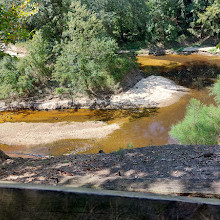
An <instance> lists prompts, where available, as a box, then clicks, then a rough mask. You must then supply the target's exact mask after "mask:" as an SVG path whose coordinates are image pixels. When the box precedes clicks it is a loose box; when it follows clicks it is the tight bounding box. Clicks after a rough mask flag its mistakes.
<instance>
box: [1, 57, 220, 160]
mask: <svg viewBox="0 0 220 220" xmlns="http://www.w3.org/2000/svg"><path fill="white" fill-rule="evenodd" d="M137 61H138V63H139V66H140V68H142V69H143V70H145V71H148V72H150V74H152V72H155V73H157V74H161V75H163V74H164V72H166V71H167V70H174V71H175V70H176V71H177V70H179V69H181V68H183V66H188V65H189V63H192V62H197V61H199V62H202V63H206V64H207V65H213V64H215V65H217V66H220V58H219V57H212V56H201V55H187V56H186V55H166V56H138V57H137ZM190 65H191V64H190ZM191 74H193V73H191ZM192 88H193V87H192ZM191 98H197V99H199V100H201V102H203V103H205V104H211V103H214V101H213V96H209V89H208V88H202V89H199V90H198V89H190V92H189V94H188V95H185V96H184V97H182V98H180V100H179V101H178V102H176V103H175V104H173V105H170V106H168V107H163V108H160V109H145V110H141V111H130V110H89V109H79V110H62V111H61V110H60V111H30V110H23V111H14V112H2V113H0V123H6V122H13V123H16V122H28V123H30V122H34V123H40V122H44V123H56V122H73V121H77V122H85V121H94V120H95V121H107V123H108V124H112V123H117V124H120V129H117V130H115V131H113V132H112V133H111V134H109V135H108V136H107V137H105V138H101V139H68V140H59V141H56V142H53V143H47V144H38V145H5V144H0V149H2V150H3V151H4V152H5V153H7V154H9V155H10V156H16V157H17V156H21V157H32V156H34V155H35V156H36V155H38V156H45V155H53V156H59V155H62V154H66V153H98V152H99V150H103V151H104V152H105V153H109V152H112V151H118V150H119V149H121V148H127V147H135V148H137V147H146V146H152V145H166V144H173V143H177V141H176V140H173V139H172V138H171V137H170V136H169V131H170V128H171V126H172V125H173V124H175V123H177V122H178V121H180V120H182V119H183V118H184V115H185V111H186V106H187V104H188V103H189V100H190V99H191ZM14 135H16V134H14ZM0 141H1V134H0Z"/></svg>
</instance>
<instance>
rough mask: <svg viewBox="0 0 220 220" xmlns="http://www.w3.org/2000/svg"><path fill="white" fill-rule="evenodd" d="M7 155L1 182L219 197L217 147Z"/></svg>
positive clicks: (1, 167) (219, 149)
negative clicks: (49, 154) (51, 155)
mask: <svg viewBox="0 0 220 220" xmlns="http://www.w3.org/2000/svg"><path fill="white" fill-rule="evenodd" d="M100 152H101V153H98V154H93V155H67V156H61V157H51V158H41V159H33V158H32V159H28V158H12V159H7V160H5V161H4V162H2V163H1V165H0V181H15V182H22V183H36V184H50V185H69V186H73V187H87V188H102V189H114V190H124V191H139V192H152V193H162V194H171V195H189V196H203V197H215V198H220V178H219V177H220V145H216V146H190V145H188V146H185V145H166V146H151V147H145V148H137V149H127V150H120V151H118V152H114V153H111V154H105V153H103V152H102V151H100Z"/></svg>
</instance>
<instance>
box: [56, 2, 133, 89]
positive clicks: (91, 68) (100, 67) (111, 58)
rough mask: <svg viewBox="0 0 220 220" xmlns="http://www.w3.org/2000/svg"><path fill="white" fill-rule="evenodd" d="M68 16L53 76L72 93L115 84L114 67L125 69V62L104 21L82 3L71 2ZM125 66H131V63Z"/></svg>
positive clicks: (63, 87) (104, 87)
mask: <svg viewBox="0 0 220 220" xmlns="http://www.w3.org/2000/svg"><path fill="white" fill-rule="evenodd" d="M66 19H67V28H66V30H65V31H64V32H63V38H64V40H63V43H62V45H61V47H62V52H61V55H60V56H59V57H58V58H57V62H56V65H55V72H54V74H53V76H54V79H56V80H57V81H58V82H59V83H60V86H61V88H62V89H65V90H68V92H71V93H77V92H85V91H86V92H87V93H94V92H96V91H97V90H99V91H100V90H102V89H106V88H107V87H108V86H111V85H113V84H114V76H113V75H114V70H116V69H117V70H119V72H120V71H123V70H124V69H123V68H122V65H121V63H123V62H124V61H123V59H122V60H120V59H118V57H117V55H116V54H115V52H116V50H117V49H118V48H117V44H116V42H115V41H114V40H113V39H111V38H110V37H108V36H107V34H106V31H105V28H104V27H103V25H102V21H101V20H100V19H99V18H98V17H97V15H96V13H95V12H93V11H91V10H88V9H86V6H85V5H81V3H80V2H74V3H72V4H71V6H70V10H69V12H68V14H67V15H66ZM114 65H118V66H119V67H118V68H115V66H114ZM126 65H127V68H130V65H129V63H128V62H126ZM120 68H121V70H120ZM126 70H127V69H126ZM62 89H61V90H62ZM61 90H59V91H61Z"/></svg>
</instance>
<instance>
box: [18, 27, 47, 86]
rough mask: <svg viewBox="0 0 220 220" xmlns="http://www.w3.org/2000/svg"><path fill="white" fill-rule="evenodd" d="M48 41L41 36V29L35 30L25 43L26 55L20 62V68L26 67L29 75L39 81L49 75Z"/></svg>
mask: <svg viewBox="0 0 220 220" xmlns="http://www.w3.org/2000/svg"><path fill="white" fill-rule="evenodd" d="M48 48H49V43H48V42H47V40H45V39H44V38H43V37H42V33H41V31H39V32H36V33H35V35H34V36H33V39H32V40H31V41H29V42H28V43H27V50H28V56H27V57H25V58H24V59H23V60H22V62H21V66H20V68H21V69H23V70H24V69H25V68H28V69H29V71H30V73H31V75H32V76H33V77H35V78H37V79H38V80H40V81H41V82H43V81H44V80H45V79H48V78H49V77H50V76H51V67H50V66H49V64H48V62H49V58H50V55H49V52H50V50H49V49H48Z"/></svg>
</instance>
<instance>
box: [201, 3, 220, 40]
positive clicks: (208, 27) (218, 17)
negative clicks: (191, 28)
mask: <svg viewBox="0 0 220 220" xmlns="http://www.w3.org/2000/svg"><path fill="white" fill-rule="evenodd" d="M197 22H198V23H201V24H202V26H201V33H202V34H206V35H208V36H215V35H216V36H217V38H218V37H219V34H220V2H219V0H215V2H214V3H213V4H212V5H211V6H208V7H207V8H206V10H205V12H204V13H199V19H198V21H197Z"/></svg>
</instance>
